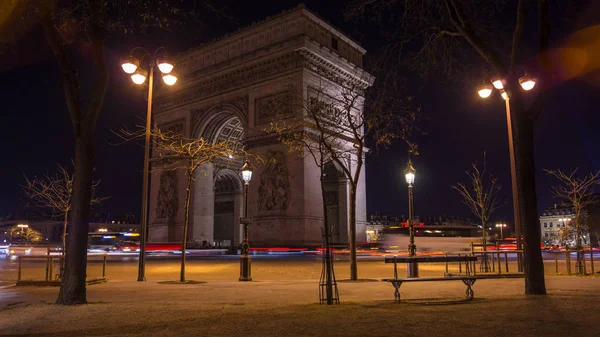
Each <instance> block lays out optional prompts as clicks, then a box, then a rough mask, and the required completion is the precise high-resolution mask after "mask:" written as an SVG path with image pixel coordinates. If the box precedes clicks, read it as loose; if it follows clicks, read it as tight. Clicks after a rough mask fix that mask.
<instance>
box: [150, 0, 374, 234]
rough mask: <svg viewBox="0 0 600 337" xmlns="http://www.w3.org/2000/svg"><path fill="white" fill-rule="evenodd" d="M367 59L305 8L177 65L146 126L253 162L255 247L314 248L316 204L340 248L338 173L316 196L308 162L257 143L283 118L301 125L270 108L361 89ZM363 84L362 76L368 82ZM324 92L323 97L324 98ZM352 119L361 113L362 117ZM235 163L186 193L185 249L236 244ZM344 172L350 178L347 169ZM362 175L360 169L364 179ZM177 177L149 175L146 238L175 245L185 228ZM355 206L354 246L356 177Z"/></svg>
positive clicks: (332, 170) (362, 220)
mask: <svg viewBox="0 0 600 337" xmlns="http://www.w3.org/2000/svg"><path fill="white" fill-rule="evenodd" d="M365 52H366V51H365V50H364V49H363V48H362V47H360V46H359V45H358V44H356V43H355V42H354V41H352V40H351V39H349V38H348V37H347V36H345V35H344V34H343V33H342V32H340V31H338V30H336V29H335V28H333V27H332V26H330V25H329V24H328V23H326V22H325V21H323V20H322V19H320V18H318V17H317V16H316V15H315V14H313V13H311V12H310V11H308V10H307V9H306V8H304V7H298V8H296V9H294V10H291V11H287V12H284V13H282V14H280V15H277V16H275V17H272V18H269V19H267V20H266V21H263V22H260V23H258V24H255V25H252V26H251V27H248V28H245V29H242V30H240V31H238V32H236V33H233V34H231V35H229V36H226V37H223V38H222V39H219V40H217V41H215V42H212V43H210V44H207V45H204V46H200V47H198V48H195V49H192V50H189V51H187V52H185V53H183V54H182V55H180V56H179V57H178V58H177V59H176V69H177V70H178V74H179V78H180V80H179V81H178V83H177V84H176V85H174V86H173V87H169V88H163V89H162V90H159V92H158V94H157V97H156V99H155V105H154V106H155V108H154V111H153V113H154V120H155V123H156V124H157V125H158V126H159V127H160V128H161V129H163V130H169V131H174V132H178V133H183V134H184V135H187V136H189V137H193V138H198V137H203V138H204V139H208V140H210V141H213V142H221V141H226V142H229V143H231V144H233V146H236V147H238V146H243V147H244V148H245V150H247V151H249V152H251V153H254V154H257V155H260V156H261V157H262V158H263V159H265V162H266V164H257V165H256V166H255V169H254V173H253V175H252V180H251V182H250V184H249V193H248V215H249V217H251V218H252V219H253V222H252V224H251V225H250V228H249V240H250V243H251V245H254V246H281V245H285V246H304V245H320V244H321V228H322V226H323V215H322V214H323V202H325V203H326V207H327V214H328V217H329V220H330V223H331V224H332V239H333V242H334V243H337V244H347V243H348V230H349V228H348V219H349V216H348V205H349V200H348V198H349V184H348V182H347V180H346V179H345V177H344V175H343V174H342V172H341V170H340V168H339V167H336V166H335V165H329V167H327V168H326V170H327V171H328V172H329V173H328V174H327V181H325V184H326V186H325V190H326V200H325V201H324V200H323V198H322V196H321V189H320V183H321V182H320V171H319V169H318V168H317V166H316V164H315V162H314V160H313V158H312V157H311V156H309V155H304V156H302V155H297V154H295V153H290V152H289V151H288V149H287V148H285V147H284V146H283V145H282V144H281V143H279V141H278V139H277V137H274V136H273V135H269V134H267V133H265V129H266V128H268V127H269V125H270V124H271V123H272V122H274V121H277V120H279V119H281V118H289V119H297V118H303V116H304V115H303V112H302V111H301V109H290V110H289V111H278V113H277V114H274V113H273V111H272V110H271V109H268V108H267V107H268V106H269V105H270V104H271V103H272V102H274V101H277V100H281V99H288V98H289V99H291V98H292V97H295V95H296V94H299V95H300V96H301V97H302V98H303V100H305V101H310V99H311V97H313V96H311V95H313V93H314V92H315V91H316V90H317V89H318V88H320V87H321V86H322V85H323V83H325V84H326V85H327V88H328V89H327V90H328V94H329V93H330V94H331V96H335V93H334V92H335V91H336V81H335V79H336V78H342V77H343V78H344V79H346V80H352V81H355V82H358V83H361V85H362V86H364V87H368V86H369V85H370V84H371V83H372V81H368V80H364V79H365V78H366V77H365V74H366V73H365V72H364V71H363V70H362V58H363V55H364V54H365ZM367 75H368V74H367ZM329 91H331V92H329ZM359 110H360V111H358V113H362V107H361V108H360V109H359ZM243 160H244V159H243V158H224V159H223V160H220V161H218V162H214V163H209V164H206V165H204V166H202V167H201V168H199V169H198V170H197V174H196V176H195V183H194V186H193V188H192V200H191V206H190V230H189V236H188V237H187V240H188V241H189V242H196V243H200V244H202V243H205V242H206V243H209V244H212V245H220V246H237V245H239V244H240V242H241V226H240V225H239V218H240V215H241V214H242V209H243V181H242V180H241V177H240V174H239V169H240V167H241V166H242V164H243ZM347 165H348V168H349V169H350V171H353V170H354V169H355V168H354V167H353V162H352V160H349V161H348V163H347ZM362 172H364V168H363V171H362ZM185 182H186V178H185V174H184V172H183V171H182V170H179V171H162V172H161V171H160V170H153V173H152V177H151V192H150V217H149V231H148V238H149V241H150V242H173V241H180V240H181V235H182V230H183V222H184V200H185V194H184V193H185ZM358 186H359V187H358V191H357V200H356V218H357V234H358V235H357V241H364V240H365V226H366V193H365V179H364V174H362V176H361V178H360V182H359V184H358Z"/></svg>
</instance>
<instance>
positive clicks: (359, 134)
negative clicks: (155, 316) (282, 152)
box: [270, 72, 420, 280]
mask: <svg viewBox="0 0 600 337" xmlns="http://www.w3.org/2000/svg"><path fill="white" fill-rule="evenodd" d="M327 75H328V76H327V79H321V80H320V83H319V85H318V86H316V87H311V86H309V87H308V89H307V92H306V93H304V92H300V93H296V95H294V99H291V100H289V99H287V100H285V101H277V100H276V101H275V102H274V103H273V105H272V106H271V107H270V109H274V110H276V111H278V110H285V109H284V108H283V106H286V105H287V106H292V107H294V108H295V109H296V110H299V111H301V112H302V113H301V116H303V118H300V119H296V120H295V121H293V122H291V123H295V125H296V129H297V130H301V131H302V132H301V133H296V136H295V137H293V138H294V139H293V140H294V141H295V142H297V144H299V145H300V147H304V148H305V149H310V148H311V147H312V148H314V149H316V150H317V151H316V152H317V153H318V154H319V155H320V158H326V160H325V162H324V163H328V162H330V161H331V162H334V163H335V164H336V167H338V168H339V169H340V170H341V171H342V173H343V175H344V176H345V177H346V178H347V179H348V183H349V185H350V186H349V187H350V189H349V193H350V195H349V221H348V222H349V241H350V279H351V280H358V268H357V261H356V197H357V190H358V186H359V183H360V181H361V175H362V174H363V173H362V171H363V167H364V163H365V158H366V155H367V153H368V152H369V148H368V147H367V146H368V144H367V143H369V144H370V145H371V146H372V147H374V148H375V149H378V148H381V147H387V146H389V145H390V144H391V143H392V141H393V140H395V139H402V140H403V141H405V142H406V143H407V144H408V147H409V151H411V152H412V153H413V154H415V155H416V154H418V151H417V146H416V144H415V143H414V142H413V141H412V140H411V136H412V134H413V132H414V131H415V130H417V126H416V124H417V122H418V120H419V117H420V114H419V109H418V108H415V107H412V106H411V105H410V103H409V102H408V99H405V98H404V97H403V96H401V92H400V91H399V88H398V87H397V86H396V85H397V83H395V82H391V81H390V80H392V78H390V77H386V76H383V77H382V79H381V80H380V83H378V85H375V86H371V85H372V84H373V81H374V78H373V77H372V75H370V74H368V73H366V72H362V73H360V74H358V76H357V77H354V78H351V79H350V78H344V77H342V76H338V75H334V74H327ZM365 99H367V101H365ZM282 118H284V117H282ZM282 118H281V119H282ZM281 119H280V120H281ZM289 123H290V122H288V124H289ZM307 135H309V138H308V141H309V142H311V143H309V144H307V143H306V140H304V139H303V137H306V136H307ZM312 142H316V143H319V144H318V145H314V144H312ZM323 154H325V157H323ZM318 160H321V159H318ZM318 160H315V162H318Z"/></svg>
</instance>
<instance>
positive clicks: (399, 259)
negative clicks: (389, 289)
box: [385, 255, 477, 263]
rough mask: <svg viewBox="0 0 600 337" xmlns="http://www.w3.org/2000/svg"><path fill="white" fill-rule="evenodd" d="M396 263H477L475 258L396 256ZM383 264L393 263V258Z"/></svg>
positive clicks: (386, 259)
mask: <svg viewBox="0 0 600 337" xmlns="http://www.w3.org/2000/svg"><path fill="white" fill-rule="evenodd" d="M395 261H396V263H408V262H472V261H477V256H467V255H465V256H413V257H410V256H397V257H396V258H395ZM385 263H394V258H393V257H386V258H385Z"/></svg>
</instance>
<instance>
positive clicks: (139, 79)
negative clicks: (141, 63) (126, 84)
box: [131, 69, 148, 84]
mask: <svg viewBox="0 0 600 337" xmlns="http://www.w3.org/2000/svg"><path fill="white" fill-rule="evenodd" d="M147 77H148V72H147V71H145V70H144V69H138V70H136V71H135V73H133V75H131V80H132V81H133V83H135V84H143V83H144V82H145V81H146V78H147Z"/></svg>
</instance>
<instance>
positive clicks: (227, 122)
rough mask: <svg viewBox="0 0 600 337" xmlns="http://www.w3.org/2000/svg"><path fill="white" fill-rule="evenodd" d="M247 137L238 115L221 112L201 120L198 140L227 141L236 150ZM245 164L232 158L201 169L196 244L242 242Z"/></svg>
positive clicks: (226, 245) (227, 245)
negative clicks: (241, 219) (243, 174)
mask: <svg viewBox="0 0 600 337" xmlns="http://www.w3.org/2000/svg"><path fill="white" fill-rule="evenodd" d="M244 134H245V124H244V122H243V121H242V120H241V119H240V118H239V117H238V116H237V115H236V114H234V113H231V112H228V111H222V112H220V113H215V114H214V115H212V116H210V118H205V119H204V120H203V121H200V123H199V124H198V128H197V133H196V137H203V138H205V139H207V140H210V141H211V142H212V143H215V144H216V143H219V142H227V143H228V144H230V145H229V147H231V148H232V150H234V149H239V148H240V147H242V146H243V139H244ZM232 152H233V151H232ZM243 161H244V158H238V157H236V156H235V155H231V156H229V157H227V158H220V159H218V160H217V161H215V162H213V163H208V164H205V165H203V166H202V167H200V168H199V169H198V173H197V174H196V182H195V186H194V191H195V192H194V210H193V212H194V213H193V221H194V223H193V228H194V230H193V231H192V232H193V237H192V238H191V239H192V240H193V241H195V242H196V243H197V244H199V245H201V246H212V247H215V246H216V247H223V248H234V247H236V246H237V245H239V243H240V242H241V239H240V238H241V234H240V230H239V227H240V226H239V217H240V216H241V211H242V210H241V207H242V198H243V194H242V192H243V190H242V187H243V185H242V180H241V177H240V174H239V169H240V167H241V166H242V164H243Z"/></svg>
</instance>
